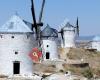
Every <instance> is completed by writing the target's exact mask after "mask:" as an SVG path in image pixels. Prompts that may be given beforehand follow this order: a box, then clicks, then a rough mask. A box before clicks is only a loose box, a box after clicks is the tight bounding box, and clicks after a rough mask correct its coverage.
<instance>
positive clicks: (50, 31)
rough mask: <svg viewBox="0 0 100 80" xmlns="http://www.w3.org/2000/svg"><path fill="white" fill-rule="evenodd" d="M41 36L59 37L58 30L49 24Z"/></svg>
mask: <svg viewBox="0 0 100 80" xmlns="http://www.w3.org/2000/svg"><path fill="white" fill-rule="evenodd" d="M41 37H58V31H57V30H56V29H53V28H51V27H50V26H49V25H48V24H47V26H46V27H45V28H44V29H43V30H42V31H41Z"/></svg>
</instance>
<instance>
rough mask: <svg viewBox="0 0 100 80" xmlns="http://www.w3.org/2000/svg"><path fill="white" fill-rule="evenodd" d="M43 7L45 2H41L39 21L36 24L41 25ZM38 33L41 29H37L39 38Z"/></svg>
mask: <svg viewBox="0 0 100 80" xmlns="http://www.w3.org/2000/svg"><path fill="white" fill-rule="evenodd" d="M44 5H45V0H43V2H42V6H41V10H40V15H39V21H38V23H41V20H42V16H43V10H44ZM40 31H41V28H40V27H38V32H39V34H38V35H39V38H40Z"/></svg>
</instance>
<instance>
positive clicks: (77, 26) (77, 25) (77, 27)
mask: <svg viewBox="0 0 100 80" xmlns="http://www.w3.org/2000/svg"><path fill="white" fill-rule="evenodd" d="M76 29H77V35H78V36H79V24H78V17H77V22H76Z"/></svg>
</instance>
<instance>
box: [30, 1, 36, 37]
mask: <svg viewBox="0 0 100 80" xmlns="http://www.w3.org/2000/svg"><path fill="white" fill-rule="evenodd" d="M31 4H32V6H31V11H32V17H33V24H34V25H33V26H32V30H33V27H35V31H36V36H37V34H38V31H37V23H36V17H35V9H34V2H33V0H31Z"/></svg>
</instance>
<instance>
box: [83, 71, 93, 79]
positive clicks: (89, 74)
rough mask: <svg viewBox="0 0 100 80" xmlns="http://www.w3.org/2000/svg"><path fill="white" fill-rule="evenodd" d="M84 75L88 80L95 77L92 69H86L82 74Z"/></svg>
mask: <svg viewBox="0 0 100 80" xmlns="http://www.w3.org/2000/svg"><path fill="white" fill-rule="evenodd" d="M82 74H83V76H84V77H86V78H88V79H91V78H92V77H93V74H92V72H91V70H90V69H86V70H85V71H84V72H82Z"/></svg>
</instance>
